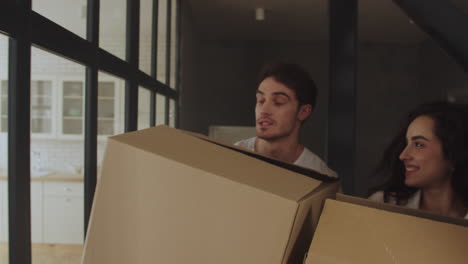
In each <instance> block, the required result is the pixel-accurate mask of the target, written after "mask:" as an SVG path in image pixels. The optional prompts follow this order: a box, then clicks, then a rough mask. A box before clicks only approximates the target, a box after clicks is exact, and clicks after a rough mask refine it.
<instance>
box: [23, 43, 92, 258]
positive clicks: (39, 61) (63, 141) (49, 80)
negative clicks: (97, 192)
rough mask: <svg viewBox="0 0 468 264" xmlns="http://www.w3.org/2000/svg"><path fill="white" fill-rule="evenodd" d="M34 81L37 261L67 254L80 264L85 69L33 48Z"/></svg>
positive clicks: (34, 239)
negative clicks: (49, 245)
mask: <svg viewBox="0 0 468 264" xmlns="http://www.w3.org/2000/svg"><path fill="white" fill-rule="evenodd" d="M31 79H32V81H31V240H32V249H33V250H32V254H33V255H32V263H42V261H43V260H44V259H47V260H48V262H51V263H54V262H60V261H62V262H63V260H64V259H63V258H64V256H66V258H67V261H71V262H76V263H79V260H80V257H81V254H82V249H83V236H84V232H83V229H84V220H83V219H84V216H83V204H84V202H83V199H84V191H83V155H84V135H83V123H84V113H83V112H84V111H83V101H84V100H83V97H84V87H83V83H84V81H85V67H84V66H82V65H80V64H77V63H74V62H72V61H69V60H67V59H65V58H63V57H59V56H56V55H53V54H51V53H49V52H47V51H44V50H41V49H38V48H35V47H33V48H32V49H31ZM44 244H54V245H55V247H54V249H53V250H51V249H50V247H44Z"/></svg>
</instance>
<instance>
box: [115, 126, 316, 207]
mask: <svg viewBox="0 0 468 264" xmlns="http://www.w3.org/2000/svg"><path fill="white" fill-rule="evenodd" d="M111 140H115V141H118V142H122V143H125V144H128V145H131V146H134V147H135V148H138V149H142V150H145V151H148V152H151V153H154V154H157V155H160V156H163V157H166V158H167V159H170V160H176V161H178V162H181V163H183V164H186V165H188V166H192V167H194V168H199V169H203V170H206V171H209V172H211V173H213V174H216V175H218V176H222V177H225V178H229V179H231V180H233V181H235V182H239V183H243V184H246V185H250V186H254V187H256V188H258V189H261V190H264V191H266V192H270V193H274V194H276V195H280V196H282V197H284V198H288V199H291V200H295V201H298V200H300V199H301V198H302V197H304V196H305V195H307V194H308V193H309V192H310V190H312V189H314V188H316V187H318V186H319V185H320V183H321V181H319V180H316V179H313V178H308V177H304V176H303V175H300V174H297V173H295V172H293V171H290V170H288V169H285V168H278V167H276V166H274V165H272V164H269V163H267V162H263V161H261V160H258V159H252V158H250V157H248V156H246V155H245V154H243V153H239V152H238V151H233V150H231V149H228V148H225V147H220V146H219V145H217V144H213V143H211V142H208V141H206V140H202V139H200V138H195V137H193V136H191V135H188V134H187V133H185V132H182V131H180V130H177V129H174V128H170V127H167V126H158V127H154V128H148V129H143V130H139V131H135V132H130V133H125V134H121V135H117V136H113V137H110V138H109V141H111ZM252 175H255V177H252Z"/></svg>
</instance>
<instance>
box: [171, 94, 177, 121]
mask: <svg viewBox="0 0 468 264" xmlns="http://www.w3.org/2000/svg"><path fill="white" fill-rule="evenodd" d="M176 111H177V109H176V101H175V100H174V99H170V100H169V126H171V127H175V125H176V124H175V120H176Z"/></svg>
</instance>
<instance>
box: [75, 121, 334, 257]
mask: <svg viewBox="0 0 468 264" xmlns="http://www.w3.org/2000/svg"><path fill="white" fill-rule="evenodd" d="M272 163H275V164H276V165H273V164H272ZM293 170H296V171H299V172H302V173H306V174H309V176H305V175H302V174H300V173H297V172H294V171H293ZM337 189H338V182H337V181H336V180H333V179H331V178H328V177H326V176H323V175H319V174H318V173H316V172H312V171H309V170H305V169H303V168H299V167H296V166H293V165H288V164H283V163H281V162H279V161H276V160H271V159H268V158H266V157H262V156H258V155H256V154H254V153H252V152H248V151H241V150H240V149H237V148H236V147H234V146H224V145H223V144H222V143H220V142H210V141H209V140H208V139H207V138H204V137H202V136H197V135H193V134H188V133H185V132H183V131H180V130H176V129H172V128H169V127H165V126H159V127H156V128H150V129H145V130H140V131H137V132H132V133H126V134H122V135H118V136H114V137H111V138H109V141H108V143H107V149H106V153H105V158H104V161H103V168H102V173H101V178H100V180H99V182H98V185H97V188H96V194H95V199H94V205H93V210H92V214H91V219H90V224H89V228H88V235H87V238H86V242H85V249H84V255H83V263H86V264H102V263H112V264H119V263H164V264H170V263H191V264H194V263H200V264H201V263H203V264H209V263H216V264H218V263H236V264H238V263H243V264H245V263H256V264H261V263H265V264H266V263H268V264H274V263H302V261H303V259H304V255H305V253H306V252H307V250H308V246H309V244H310V241H311V239H312V233H313V230H314V226H315V225H316V223H317V221H318V216H319V214H320V210H321V208H322V205H323V200H324V199H325V198H326V197H333V196H334V194H335V193H336V191H337Z"/></svg>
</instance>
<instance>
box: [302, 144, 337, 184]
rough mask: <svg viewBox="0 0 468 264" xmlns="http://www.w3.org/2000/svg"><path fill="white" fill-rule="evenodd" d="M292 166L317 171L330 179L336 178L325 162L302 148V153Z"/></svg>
mask: <svg viewBox="0 0 468 264" xmlns="http://www.w3.org/2000/svg"><path fill="white" fill-rule="evenodd" d="M294 164H296V165H299V166H301V167H305V168H309V169H312V170H315V171H318V172H320V173H322V174H326V175H328V176H331V177H338V175H337V173H336V172H335V171H333V170H332V169H330V168H329V167H328V165H327V164H326V163H325V161H323V160H322V159H321V158H320V157H319V156H318V155H317V154H315V153H313V152H312V151H310V150H309V149H308V148H306V147H304V151H303V152H302V154H301V156H300V157H299V158H298V159H297V160H296V162H294Z"/></svg>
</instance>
